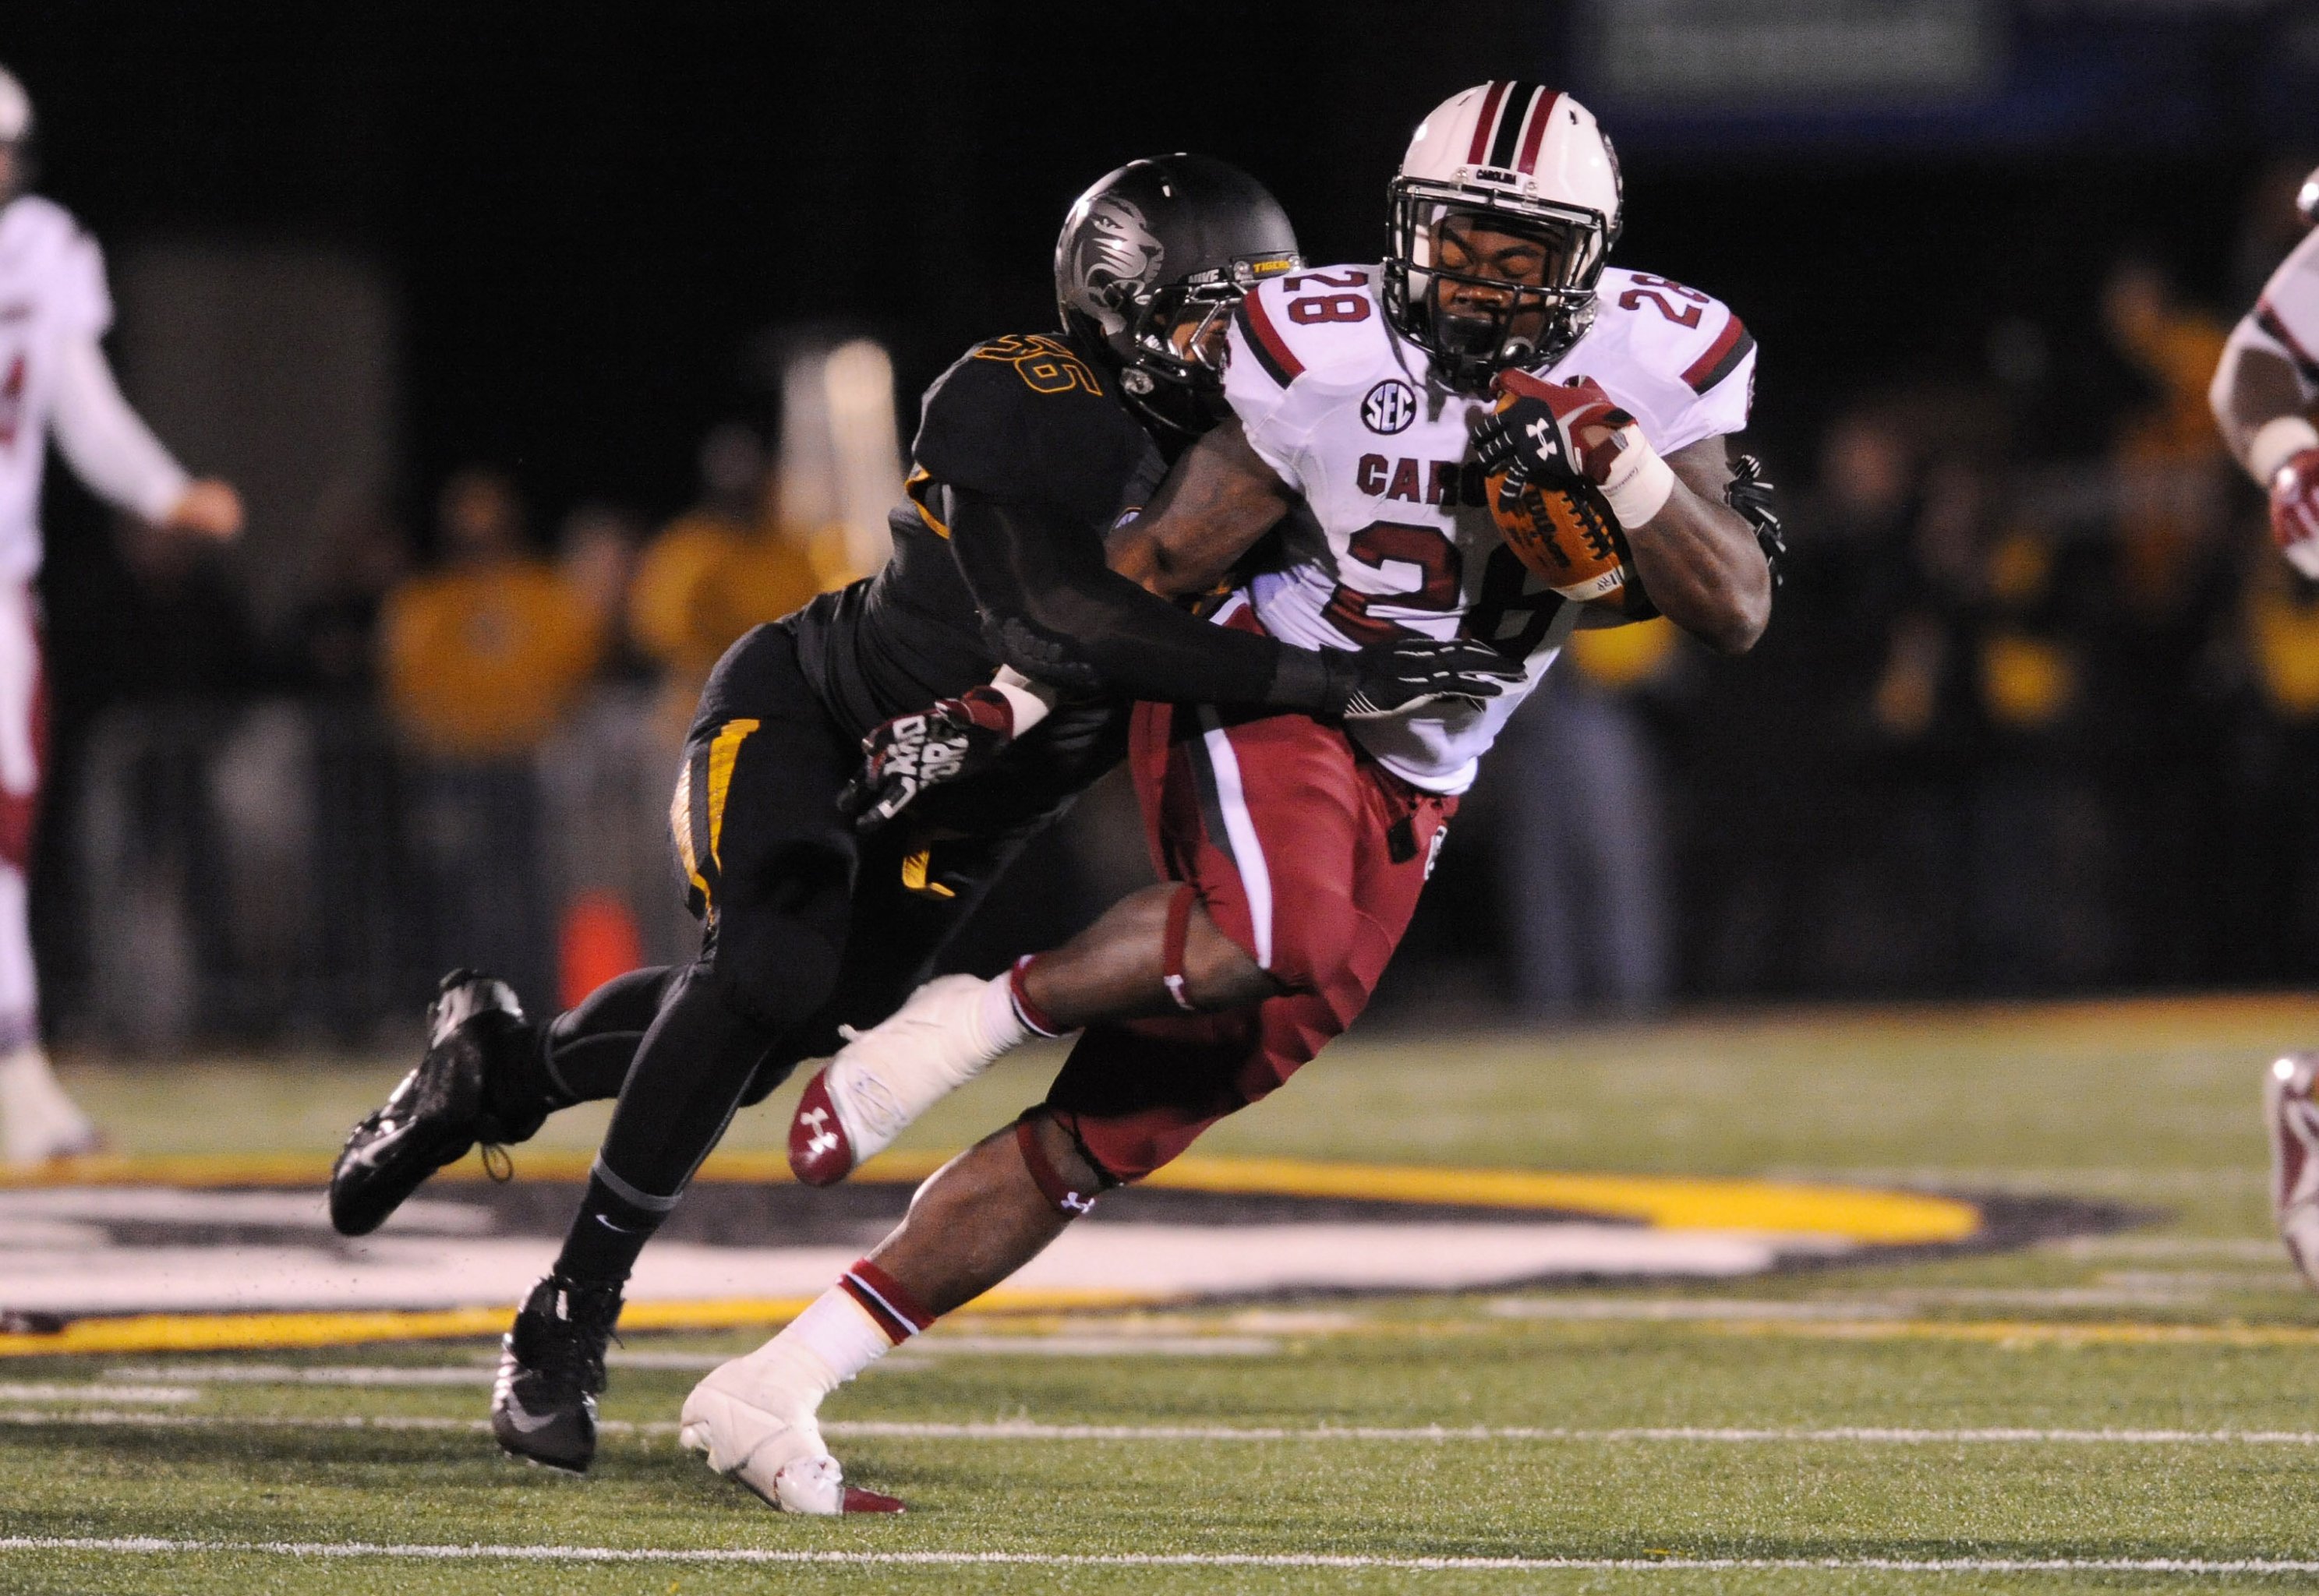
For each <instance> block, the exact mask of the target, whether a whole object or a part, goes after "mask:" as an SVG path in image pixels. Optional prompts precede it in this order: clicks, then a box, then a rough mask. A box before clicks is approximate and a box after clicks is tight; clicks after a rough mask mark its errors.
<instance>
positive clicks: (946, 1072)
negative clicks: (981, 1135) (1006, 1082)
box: [790, 975, 1009, 1186]
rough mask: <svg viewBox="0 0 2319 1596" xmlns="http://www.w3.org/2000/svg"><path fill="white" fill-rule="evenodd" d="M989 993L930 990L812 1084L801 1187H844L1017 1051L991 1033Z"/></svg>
mask: <svg viewBox="0 0 2319 1596" xmlns="http://www.w3.org/2000/svg"><path fill="white" fill-rule="evenodd" d="M988 986H989V983H988V982H987V981H985V980H983V979H981V978H979V977H976V976H966V975H953V976H939V977H937V978H934V980H931V981H928V982H927V983H926V984H925V986H923V987H919V988H918V989H917V990H916V991H915V992H913V993H911V994H910V997H909V1001H908V1002H907V1003H905V1004H903V1005H902V1006H901V1007H900V1008H899V1009H898V1010H896V1011H895V1013H894V1014H893V1016H892V1017H891V1018H890V1019H889V1020H887V1021H886V1022H885V1023H882V1024H879V1025H873V1026H871V1028H870V1029H869V1030H867V1031H864V1032H860V1033H859V1034H857V1035H855V1036H854V1037H853V1040H852V1041H848V1042H847V1043H846V1044H845V1046H844V1047H843V1048H841V1049H840V1050H838V1054H837V1057H835V1059H831V1060H830V1061H829V1062H828V1064H826V1066H824V1067H823V1068H822V1069H821V1070H820V1072H819V1073H817V1075H815V1077H814V1078H812V1079H811V1080H809V1081H808V1082H807V1083H806V1088H805V1096H802V1097H800V1098H799V1100H798V1105H797V1113H796V1114H794V1115H793V1116H791V1118H790V1170H791V1171H792V1172H793V1173H795V1175H796V1176H797V1177H798V1178H799V1180H801V1181H803V1182H805V1184H806V1185H808V1186H834V1185H835V1184H836V1183H837V1182H838V1181H841V1180H843V1179H844V1178H845V1177H847V1176H848V1175H851V1174H853V1171H854V1170H855V1169H856V1168H860V1167H861V1165H862V1164H863V1163H864V1162H865V1161H867V1160H868V1159H872V1158H874V1157H876V1156H877V1155H878V1154H880V1153H881V1152H883V1151H885V1150H886V1149H888V1148H889V1147H891V1146H892V1145H893V1143H894V1138H896V1137H897V1136H899V1135H900V1134H901V1133H902V1132H903V1131H904V1130H906V1129H907V1128H908V1126H909V1124H910V1123H911V1122H912V1121H914V1120H916V1118H917V1117H918V1116H919V1115H920V1114H924V1113H925V1111H926V1110H927V1109H929V1108H932V1107H933V1106H934V1105H935V1104H937V1103H939V1102H941V1101H942V1100H943V1098H944V1097H946V1096H949V1095H950V1094H951V1093H952V1092H954V1091H956V1090H958V1088H959V1087H962V1086H964V1085H965V1084H966V1083H967V1082H969V1081H970V1080H972V1079H973V1078H975V1077H976V1076H978V1075H980V1074H981V1073H982V1072H983V1071H984V1070H986V1069H989V1068H990V1065H991V1063H992V1061H993V1060H995V1059H998V1058H999V1057H1000V1056H1001V1055H1003V1054H1005V1053H1006V1051H1007V1050H1008V1045H1009V1044H1007V1043H1006V1042H1003V1041H997V1040H996V1039H994V1038H993V1037H992V1036H991V1035H990V1034H989V1032H988V1030H987V1029H986V1028H985V1026H984V1024H983V1002H984V996H985V989H986V988H987V987H988Z"/></svg>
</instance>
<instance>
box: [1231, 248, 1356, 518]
mask: <svg viewBox="0 0 2319 1596" xmlns="http://www.w3.org/2000/svg"><path fill="white" fill-rule="evenodd" d="M1374 275H1375V274H1374V272H1373V271H1372V270H1371V269H1370V268H1366V267H1361V266H1340V267H1333V268H1331V269H1330V270H1327V271H1320V272H1300V273H1297V274H1295V275H1293V276H1287V277H1277V278H1275V279H1273V280H1272V281H1271V282H1269V283H1266V284H1260V285H1259V286H1258V287H1257V288H1255V289H1253V290H1251V291H1250V293H1249V295H1248V297H1247V298H1245V299H1243V300H1242V301H1241V304H1240V309H1239V311H1236V312H1235V313H1234V314H1233V317H1232V330H1231V332H1230V334H1229V336H1228V338H1227V341H1226V345H1225V358H1224V398H1225V400H1226V401H1228V402H1229V403H1230V404H1231V406H1232V414H1233V415H1234V416H1235V417H1237V418H1238V419H1239V420H1240V423H1241V429H1242V430H1243V431H1244V432H1246V434H1247V435H1248V441H1249V446H1250V447H1251V448H1253V449H1254V450H1255V451H1256V453H1257V455H1258V457H1259V458H1260V459H1261V460H1263V462H1264V463H1265V464H1267V465H1269V466H1271V467H1272V469H1273V470H1275V471H1276V472H1278V473H1280V480H1281V481H1282V482H1286V483H1287V484H1288V485H1289V487H1291V488H1293V489H1295V491H1297V492H1299V493H1303V492H1305V491H1306V486H1307V483H1308V482H1309V481H1310V480H1311V479H1312V473H1313V470H1314V469H1315V468H1316V467H1317V466H1318V465H1319V464H1320V462H1319V460H1318V459H1317V457H1316V456H1315V455H1314V454H1313V448H1312V445H1313V437H1314V435H1315V434H1316V433H1318V432H1319V431H1320V429H1321V428H1322V427H1323V426H1325V425H1326V424H1327V422H1328V420H1329V419H1330V417H1331V416H1332V415H1334V414H1336V413H1337V412H1338V411H1339V410H1340V409H1341V408H1342V405H1343V403H1344V401H1345V400H1346V398H1347V396H1348V394H1349V393H1350V394H1351V395H1352V396H1354V397H1355V398H1356V400H1358V392H1359V389H1358V386H1354V387H1348V383H1349V381H1353V380H1355V379H1357V377H1358V373H1359V372H1364V371H1366V370H1367V367H1368V365H1369V364H1370V361H1369V359H1368V358H1367V356H1369V354H1370V346H1371V345H1373V344H1374V342H1375V332H1376V329H1375V327H1374V325H1368V324H1369V323H1371V322H1372V320H1373V311H1374V308H1375V305H1376V301H1375V299H1374V298H1373V297H1372V293H1371V278H1372V277H1373V276H1374ZM1356 306H1358V307H1359V311H1358V314H1356V313H1354V311H1353V309H1352V307H1356ZM1331 317H1333V318H1335V319H1334V320H1331V319H1330V318H1331ZM1364 334H1367V335H1368V336H1367V337H1364V336H1362V335H1364ZM1349 374H1350V375H1349Z"/></svg>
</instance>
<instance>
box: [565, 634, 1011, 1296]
mask: <svg viewBox="0 0 2319 1596" xmlns="http://www.w3.org/2000/svg"><path fill="white" fill-rule="evenodd" d="M859 758H860V742H859V738H858V736H856V735H853V734H850V733H848V732H846V731H844V730H843V729H842V728H841V727H840V726H838V725H837V724H836V723H835V721H833V720H832V718H831V717H830V716H829V715H828V713H827V712H826V709H825V708H823V706H822V704H821V701H820V699H819V697H818V695H817V694H816V693H815V692H814V691H813V690H812V688H811V686H810V684H809V683H808V681H807V679H806V677H805V675H804V673H803V672H802V671H801V670H800V669H799V665H798V660H797V644H796V639H795V637H794V636H793V634H792V633H791V632H790V629H789V628H788V627H785V626H781V625H773V626H766V627H758V628H757V629H756V630H755V631H753V632H752V633H750V634H749V635H748V636H745V637H744V638H743V639H742V640H741V641H740V642H739V643H736V644H735V645H734V646H733V648H732V649H731V650H730V651H728V652H727V653H726V656H725V658H724V660H723V661H721V662H719V663H718V665H717V671H716V673H715V674H714V675H713V676H712V677H711V679H710V681H709V684H708V688H707V690H705V691H704V692H703V694H702V698H701V713H700V717H699V719H698V720H697V721H696V722H695V724H694V726H693V730H692V733H691V735H690V738H689V740H688V743H687V747H686V758H685V765H684V769H683V771H682V772H681V775H680V777H679V782H678V789H677V801H676V802H675V804H673V805H672V809H671V824H672V832H673V834H674V838H675V843H676V852H677V857H678V864H679V867H680V868H681V870H683V872H684V874H685V877H686V885H687V890H688V894H689V897H690V902H691V905H692V907H693V909H694V912H695V913H696V914H698V915H700V917H701V920H702V925H703V931H702V935H701V945H700V951H699V955H698V956H697V957H696V958H695V959H693V960H692V961H691V962H690V963H689V964H685V965H681V966H677V967H674V968H672V969H649V970H638V971H636V972H634V973H632V974H629V975H626V976H622V977H620V978H618V979H616V980H614V981H611V982H609V983H607V984H606V985H605V986H604V987H600V988H599V989H598V990H597V991H596V992H595V993H593V994H591V996H589V997H588V999H587V1000H586V1001H585V1002H583V1003H582V1004H581V1005H578V1006H577V1007H575V1008H573V1009H571V1010H569V1011H567V1012H566V1013H564V1014H560V1015H558V1016H557V1017H556V1018H555V1021H554V1022H553V1023H551V1024H550V1025H549V1026H548V1027H547V1031H546V1039H545V1040H546V1059H545V1061H546V1067H547V1071H548V1073H549V1075H550V1077H551V1078H553V1079H554V1080H555V1083H556V1084H557V1085H558V1086H559V1087H561V1090H560V1092H559V1094H558V1095H559V1096H562V1097H564V1099H565V1100H568V1101H582V1100H586V1099H588V1098H591V1097H602V1096H610V1095H612V1093H613V1091H615V1090H617V1092H618V1097H619V1106H618V1109H617V1110H616V1111H615V1112H614V1114H613V1116H612V1123H611V1126H610V1128H609V1130H608V1131H607V1132H606V1133H605V1137H604V1141H603V1146H602V1149H601V1150H600V1153H599V1155H598V1157H597V1160H596V1167H595V1178H594V1179H593V1180H592V1181H591V1192H590V1199H589V1204H588V1205H587V1206H583V1212H582V1223H581V1224H578V1225H575V1228H574V1232H573V1236H574V1242H573V1245H574V1246H578V1247H579V1248H580V1250H581V1253H582V1257H581V1258H579V1259H578V1260H577V1262H578V1263H579V1265H580V1266H581V1267H576V1268H571V1269H567V1272H569V1273H576V1274H579V1275H581V1276H584V1277H593V1278H604V1277H617V1276H624V1275H625V1274H626V1273H627V1262H632V1261H633V1257H634V1248H630V1247H628V1246H627V1244H626V1243H625V1242H618V1243H612V1242H607V1243H606V1244H605V1245H603V1246H597V1245H595V1244H596V1243H597V1242H599V1241H602V1240H604V1238H603V1237H602V1236H600V1235H599V1234H598V1232H599V1231H610V1232H612V1233H614V1234H616V1235H618V1236H620V1237H637V1238H639V1239H638V1240H636V1242H635V1247H638V1248H640V1247H641V1245H642V1240H641V1239H640V1238H641V1236H648V1235H649V1234H650V1232H651V1231H652V1230H653V1229H654V1228H656V1226H657V1223H658V1218H659V1216H661V1215H663V1214H665V1213H667V1212H668V1211H669V1210H670V1209H671V1208H672V1207H673V1206H674V1205H675V1203H676V1200H677V1198H678V1197H679V1196H680V1195H681V1194H682V1192H683V1190H684V1187H685V1185H686V1183H687V1182H689V1181H690V1178H691V1177H692V1174H693V1172H694V1171H695V1170H696V1169H697V1168H699V1165H700V1162H701V1160H702V1159H705V1158H706V1157H708V1153H709V1152H710V1150H713V1149H714V1148H715V1146H716V1145H717V1141H718V1140H719V1139H720V1138H721V1137H722V1136H723V1134H724V1131H725V1127H726V1124H727V1123H729V1122H730V1121H731V1119H732V1117H733V1114H734V1113H735V1110H737V1109H738V1108H740V1107H741V1106H743V1105H746V1104H750V1103H754V1102H757V1101H759V1100H761V1099H762V1098H763V1097H764V1096H766V1095H767V1094H768V1093H770V1092H771V1091H772V1090H773V1088H774V1087H777V1086H779V1085H780V1084H781V1082H782V1081H783V1080H784V1079H786V1078H788V1076H789V1075H790V1071H792V1070H793V1069H796V1067H797V1065H798V1063H799V1060H801V1059H810V1058H817V1057H820V1056H822V1055H824V1054H826V1053H828V1052H831V1051H834V1050H835V1048H836V1047H837V1045H838V1041H839V1038H838V1034H837V1028H838V1026H839V1025H841V1024H853V1025H870V1024H874V1023H877V1022H878V1021H880V1020H881V1019H883V1018H885V1017H886V1016H887V1015H888V1014H891V1013H892V1012H893V1011H894V1009H895V1008H896V1007H898V1005H900V1003H901V1000H902V999H903V998H904V997H906V996H908V995H909V993H910V991H911V990H912V989H913V988H914V987H916V985H917V984H918V982H920V981H921V980H923V979H924V978H925V976H926V974H927V973H928V972H929V970H930V969H931V966H932V964H933V961H934V958H935V956H936V955H937V954H938V953H939V952H940V951H941V949H942V947H943V943H944V942H947V941H948V940H949V938H950V936H951V934H952V933H953V932H954V931H955V930H956V929H957V927H958V925H959V924H960V923H961V921H962V920H963V919H964V918H965V916H966V915H967V914H968V913H969V912H970V911H971V910H972V908H973V907H974V906H975V905H976V904H977V903H979V901H980V898H981V897H982V894H983V893H984V891H985V890H986V889H987V888H988V886H989V884H990V882H991V881H992V880H994V879H996V878H997V875H998V873H999V871H1000V870H1003V869H1004V868H1005V866H1006V863H1007V862H1008V861H1010V860H1011V859H1012V858H1013V856H1014V855H1015V852H1018V851H1019V850H1020V848H1021V846H1022V844H1023V842H1024V840H1025V839H1026V838H1027V836H1028V834H1030V831H1031V830H1032V829H1033V827H1030V826H1024V827H1020V828H1015V829H1013V830H1011V831H1009V832H1008V833H1007V834H1004V835H1001V836H997V837H994V838H988V839H985V838H967V839H959V838H955V837H952V838H947V839H945V840H942V841H938V842H934V843H931V844H928V843H926V842H925V840H923V839H922V838H920V837H916V836H914V835H912V834H910V831H909V828H908V827H907V825H896V826H889V827H888V828H886V829H885V830H883V831H881V832H879V833H878V834H875V835H873V836H871V837H870V838H867V839H863V838H860V837H857V836H856V835H855V834H854V832H853V827H852V825H850V824H849V823H848V822H847V821H846V819H845V818H844V816H842V815H841V814H839V812H838V810H837V807H836V798H837V794H838V791H839V789H841V788H842V787H843V786H844V783H845V781H846V780H847V779H848V778H849V777H850V776H851V775H852V774H853V770H854V767H855V765H856V763H857V762H858V761H859ZM590 1208H596V1209H600V1210H604V1211H605V1212H606V1213H609V1215H610V1217H609V1218H603V1219H602V1223H601V1224H600V1225H597V1224H591V1223H590V1221H591V1213H590V1212H589V1209H590ZM595 1217H601V1216H600V1215H599V1216H595ZM623 1251H625V1252H626V1253H627V1259H626V1260H625V1261H623V1260H622V1259H621V1258H619V1257H618V1256H617V1255H618V1254H619V1253H621V1252H623ZM566 1252H567V1258H566V1263H567V1264H571V1263H573V1262H574V1260H573V1258H572V1257H571V1256H570V1255H571V1254H572V1252H573V1246H567V1249H566Z"/></svg>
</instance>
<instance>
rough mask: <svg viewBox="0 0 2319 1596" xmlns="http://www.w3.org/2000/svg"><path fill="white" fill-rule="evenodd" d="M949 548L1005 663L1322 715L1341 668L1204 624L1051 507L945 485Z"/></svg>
mask: <svg viewBox="0 0 2319 1596" xmlns="http://www.w3.org/2000/svg"><path fill="white" fill-rule="evenodd" d="M948 498H949V501H950V508H951V520H950V534H951V549H952V554H953V555H956V557H957V559H958V564H959V569H960V571H961V572H962V573H964V574H965V577H966V584H967V586H968V587H969V588H970V589H971V590H973V592H974V598H975V602H976V603H977V604H978V605H979V606H980V607H981V609H982V612H983V615H984V618H985V622H986V625H987V626H988V628H989V630H990V632H991V634H992V637H993V641H994V642H995V643H996V644H997V646H998V650H999V653H1000V654H1001V656H1002V657H1004V658H1005V659H1006V663H1009V664H1011V665H1013V666H1014V667H1015V669H1016V670H1018V671H1021V672H1023V673H1024V675H1026V676H1035V677H1040V678H1042V679H1045V680H1049V681H1057V682H1058V684H1059V685H1062V686H1066V687H1071V686H1078V685H1081V684H1083V683H1086V682H1087V678H1088V677H1089V676H1091V677H1092V678H1093V679H1094V681H1093V684H1094V685H1099V686H1100V687H1101V688H1102V689H1104V690H1106V691H1109V692H1114V693H1117V694H1119V695H1121V696H1122V697H1124V698H1132V699H1155V700H1159V701H1161V702H1176V703H1199V704H1256V705H1262V706H1264V707H1266V708H1277V709H1296V710H1302V711H1304V712H1305V713H1308V714H1313V713H1321V712H1323V711H1325V710H1327V709H1329V708H1331V704H1332V702H1333V701H1339V700H1340V699H1341V698H1342V695H1343V690H1345V689H1346V688H1347V687H1348V686H1349V681H1344V680H1340V679H1344V678H1349V673H1350V664H1351V662H1350V661H1349V660H1331V659H1329V658H1327V657H1326V656H1324V655H1323V654H1321V653H1320V652H1319V651H1317V650H1313V649H1305V648H1295V647H1292V646H1290V645H1286V644H1284V643H1281V642H1279V641H1278V640H1277V639H1275V638H1271V637H1265V636H1259V635H1258V634H1256V633H1253V632H1240V631H1234V630H1232V629H1231V628H1230V627H1218V626H1211V625H1209V624H1208V623H1207V622H1205V621H1202V620H1199V619H1197V618H1194V617H1193V616H1190V615H1187V614H1186V613H1185V612H1184V611H1183V610H1180V609H1177V608H1176V607H1175V606H1174V605H1172V604H1170V603H1169V602H1168V601H1167V600H1164V599H1160V598H1158V597H1156V596H1155V595H1153V594H1150V593H1148V592H1145V591H1143V590H1142V589H1141V588H1140V587H1138V586H1136V585H1135V583H1133V582H1130V581H1128V580H1127V578H1125V577H1123V576H1122V575H1120V574H1119V573H1117V572H1115V571H1114V570H1112V569H1111V568H1110V567H1109V566H1108V565H1106V564H1104V556H1103V542H1102V540H1101V539H1100V538H1099V537H1096V536H1095V534H1094V533H1093V532H1092V531H1091V530H1090V529H1089V528H1087V527H1078V526H1071V525H1068V524H1066V523H1065V522H1064V520H1063V519H1062V518H1060V517H1059V516H1057V515H1055V514H1054V513H1053V512H1051V511H1047V510H1041V509H1031V508H1027V507H1025V506H1023V505H1019V504H1007V503H1001V502H999V501H998V500H992V499H988V498H985V497H984V496H982V495H981V494H979V493H972V492H968V491H963V490H961V489H956V488H952V489H950V490H949V491H948Z"/></svg>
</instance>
